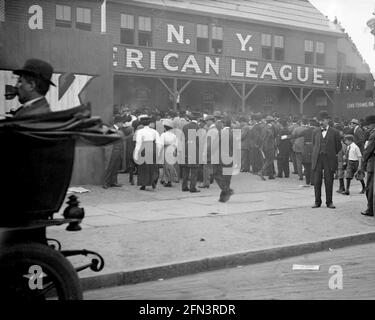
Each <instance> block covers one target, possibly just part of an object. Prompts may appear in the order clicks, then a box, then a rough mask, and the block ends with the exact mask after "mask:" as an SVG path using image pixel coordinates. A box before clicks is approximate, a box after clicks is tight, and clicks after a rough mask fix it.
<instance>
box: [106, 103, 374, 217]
mask: <svg viewBox="0 0 375 320" xmlns="http://www.w3.org/2000/svg"><path fill="white" fill-rule="evenodd" d="M374 120H375V117H373V116H369V117H367V118H366V119H360V120H358V119H351V120H348V121H346V120H341V121H340V120H339V119H337V118H331V117H330V116H329V114H328V113H327V112H325V111H322V112H320V113H319V115H317V117H310V118H309V117H306V116H302V117H296V116H285V115H280V114H277V113H274V114H272V115H266V114H262V113H251V114H246V115H245V114H230V115H229V114H228V113H225V112H221V111H215V112H213V114H205V113H200V112H192V111H189V110H184V111H180V112H175V111H172V110H169V111H167V112H161V111H159V110H157V109H155V110H135V111H132V110H130V109H129V108H126V107H122V108H119V109H115V115H114V126H115V128H117V129H121V130H122V131H123V133H124V140H123V142H122V143H118V144H117V145H116V146H114V148H113V151H112V156H111V160H110V162H109V165H108V168H107V172H106V178H105V184H104V188H108V187H118V186H120V185H119V184H118V183H117V174H118V173H119V172H127V173H129V182H130V184H132V185H134V176H135V175H137V177H138V179H137V185H138V186H139V187H140V190H146V187H149V186H151V187H152V188H153V189H155V188H156V185H157V183H158V182H159V181H160V183H161V184H162V185H164V187H172V186H173V184H174V183H178V182H179V181H180V180H181V181H182V184H181V189H182V191H183V192H192V193H196V192H200V190H199V189H202V188H209V187H210V185H211V184H212V183H213V182H214V181H216V182H217V183H218V185H219V186H220V188H221V190H222V192H221V195H220V198H219V201H221V202H226V201H228V200H229V198H230V196H231V195H232V194H233V190H232V189H231V188H230V181H231V180H230V178H231V174H223V168H226V167H235V166H236V164H234V165H233V163H230V164H229V165H228V164H224V163H223V162H222V161H221V160H220V161H219V163H218V164H212V163H210V159H209V157H208V161H207V162H204V163H202V162H201V161H200V160H201V158H200V156H201V154H199V152H201V153H202V152H203V153H205V152H207V153H208V154H209V153H210V152H213V151H212V150H210V148H209V146H210V144H209V143H208V146H207V147H206V148H205V149H204V148H203V149H199V141H198V139H197V140H196V141H195V142H196V144H195V147H196V150H198V151H199V152H198V151H197V152H195V153H194V154H193V155H191V154H189V153H187V152H185V155H184V156H185V161H182V162H179V161H176V163H171V161H164V162H163V164H162V165H160V164H158V163H157V162H158V161H157V158H158V157H160V156H161V157H164V158H165V157H166V154H167V153H166V150H167V149H169V150H172V152H171V154H176V153H178V144H179V143H180V142H179V141H180V137H178V134H176V131H175V130H176V129H178V130H180V131H179V132H182V133H183V135H182V136H183V138H182V139H183V140H184V141H182V142H181V143H182V144H185V148H186V149H187V148H188V147H189V145H190V144H191V141H189V138H188V136H189V135H188V132H189V131H190V130H193V131H199V130H201V131H202V129H203V130H204V131H206V132H210V130H213V129H215V130H217V131H218V132H224V131H225V130H227V131H228V132H231V133H232V132H233V131H234V130H235V129H237V131H238V130H240V143H239V144H237V145H236V146H237V147H238V146H239V147H240V149H241V161H240V164H239V167H240V168H238V169H239V170H240V171H241V172H248V173H252V174H254V175H258V176H259V179H261V180H263V181H265V180H266V177H268V179H270V180H273V179H276V178H290V177H291V174H294V175H297V176H298V178H299V180H300V181H303V180H304V185H303V187H312V186H314V189H315V203H314V206H313V207H314V208H318V207H320V206H321V203H322V200H321V186H322V184H323V181H324V185H325V189H326V205H327V207H328V208H332V209H334V208H335V206H334V205H333V201H332V188H333V181H334V179H338V182H339V188H338V190H337V193H340V194H342V195H344V196H348V195H350V187H351V181H352V180H353V179H356V180H358V181H359V182H360V183H361V186H362V188H361V191H360V193H361V194H366V196H367V198H368V204H369V205H368V208H367V209H366V210H365V211H363V212H362V213H363V214H364V215H370V216H371V215H373V209H372V190H373V189H372V188H373V182H372V181H373V168H372V167H373V166H372V164H373V160H372V158H373V157H372V153H371V152H370V151H369V150H370V149H369V148H370V147H373V146H372V144H373V142H372V140H371V139H370V138H371V135H372V134H373V133H374V134H375V132H373V126H374V124H373V122H375V121H374ZM223 130H224V131H223ZM220 136H221V135H219V137H220ZM231 137H232V140H231V141H233V134H231ZM369 141H370V142H371V143H369ZM145 144H151V145H152V147H151V148H150V150H153V155H152V156H153V158H152V159H153V161H151V163H142V164H140V165H137V160H138V159H139V157H140V156H144V152H145V149H147V148H145ZM231 146H232V148H233V144H232V145H231ZM236 146H235V147H236ZM366 147H367V153H366ZM201 150H204V151H201ZM192 156H193V157H196V160H195V161H192V159H191V157H192ZM206 156H207V155H206ZM189 157H190V158H189ZM275 163H276V166H275ZM290 163H291V165H290ZM290 167H291V168H292V169H293V170H292V172H290ZM366 173H367V174H366ZM366 176H367V180H366V181H365V178H366ZM323 178H324V179H323ZM370 204H371V205H370Z"/></svg>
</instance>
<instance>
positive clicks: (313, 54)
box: [304, 39, 315, 65]
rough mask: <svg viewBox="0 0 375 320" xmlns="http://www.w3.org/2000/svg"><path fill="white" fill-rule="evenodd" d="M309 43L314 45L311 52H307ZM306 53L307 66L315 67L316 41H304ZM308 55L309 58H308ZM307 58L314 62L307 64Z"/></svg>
mask: <svg viewBox="0 0 375 320" xmlns="http://www.w3.org/2000/svg"><path fill="white" fill-rule="evenodd" d="M307 41H308V42H311V43H312V50H311V51H307V50H306V42H307ZM304 53H305V64H307V65H314V64H315V61H314V58H315V41H314V40H308V39H305V41H304ZM307 54H308V55H309V56H307ZM307 57H310V58H311V60H312V61H311V62H310V63H309V62H307Z"/></svg>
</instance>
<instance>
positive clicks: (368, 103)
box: [347, 101, 375, 109]
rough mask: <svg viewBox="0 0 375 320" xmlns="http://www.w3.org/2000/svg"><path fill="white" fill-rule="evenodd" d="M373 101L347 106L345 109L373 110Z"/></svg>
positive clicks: (374, 105) (374, 104) (374, 103)
mask: <svg viewBox="0 0 375 320" xmlns="http://www.w3.org/2000/svg"><path fill="white" fill-rule="evenodd" d="M374 107H375V101H362V102H353V103H348V104H347V109H359V108H374Z"/></svg>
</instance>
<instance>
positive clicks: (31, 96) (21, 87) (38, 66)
mask: <svg viewBox="0 0 375 320" xmlns="http://www.w3.org/2000/svg"><path fill="white" fill-rule="evenodd" d="M13 73H14V74H16V75H18V76H19V77H18V80H17V85H16V87H17V90H18V93H17V95H18V100H19V102H20V103H21V104H22V105H21V107H20V108H18V109H17V110H16V111H15V112H14V113H13V117H16V118H21V117H30V116H36V115H39V114H43V113H47V112H51V109H50V106H49V104H48V102H47V100H46V98H45V95H46V94H47V92H48V90H49V86H50V85H53V86H55V84H54V83H53V82H52V81H51V78H52V74H53V68H52V66H51V65H50V64H49V63H47V62H45V61H43V60H39V59H29V60H27V61H26V63H25V65H24V66H23V68H22V69H19V70H15V71H13Z"/></svg>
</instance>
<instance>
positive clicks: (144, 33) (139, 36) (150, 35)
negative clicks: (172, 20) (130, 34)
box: [137, 16, 152, 47]
mask: <svg viewBox="0 0 375 320" xmlns="http://www.w3.org/2000/svg"><path fill="white" fill-rule="evenodd" d="M137 18H138V19H137V22H138V25H137V33H138V46H140V47H152V17H149V16H137ZM141 18H144V19H149V20H150V30H141V28H140V20H141ZM143 35H145V36H148V37H149V40H150V43H148V44H141V43H140V39H141V36H143Z"/></svg>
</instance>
